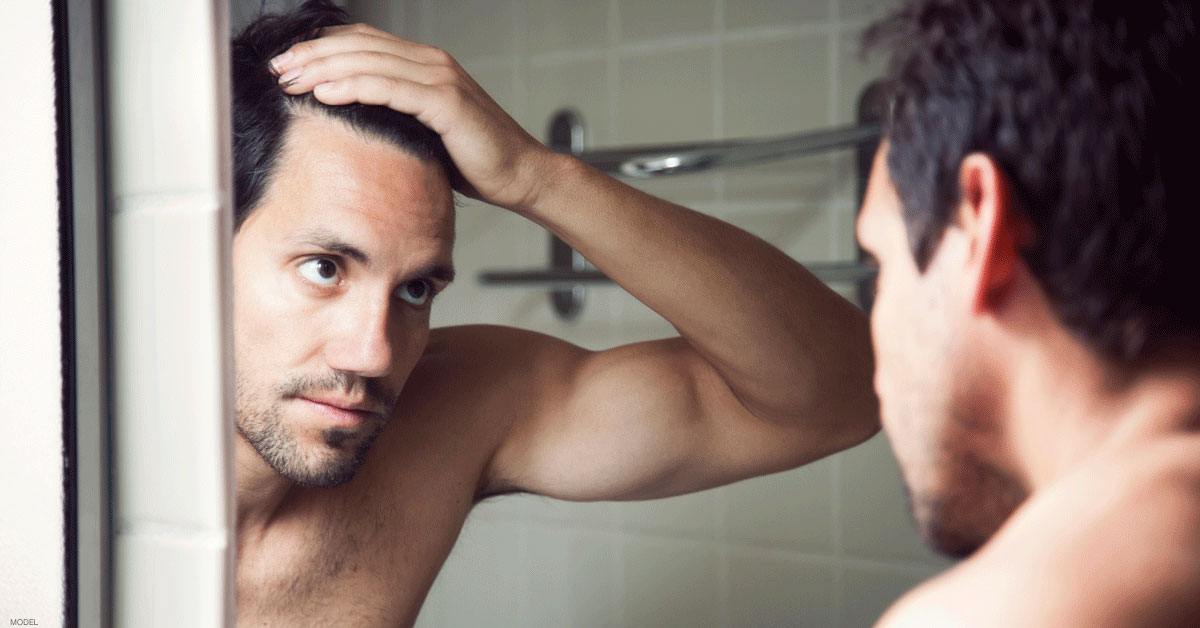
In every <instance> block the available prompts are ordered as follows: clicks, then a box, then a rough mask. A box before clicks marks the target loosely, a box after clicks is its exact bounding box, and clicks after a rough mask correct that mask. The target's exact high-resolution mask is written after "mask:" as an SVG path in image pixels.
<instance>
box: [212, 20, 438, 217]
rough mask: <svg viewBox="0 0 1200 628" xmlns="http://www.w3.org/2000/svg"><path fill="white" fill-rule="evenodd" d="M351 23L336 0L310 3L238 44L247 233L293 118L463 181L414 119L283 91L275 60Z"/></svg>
mask: <svg viewBox="0 0 1200 628" xmlns="http://www.w3.org/2000/svg"><path fill="white" fill-rule="evenodd" d="M346 23H347V16H346V13H345V11H343V10H342V9H340V8H338V7H336V6H334V5H333V4H331V3H330V2H329V0H306V1H305V2H304V3H303V4H302V5H301V6H300V7H298V8H297V9H295V10H294V11H291V12H289V13H284V14H278V15H262V16H260V17H258V18H257V19H255V20H254V21H252V22H251V23H250V24H248V25H247V26H246V27H245V28H244V29H243V30H242V32H241V33H239V34H238V35H237V36H236V37H234V38H233V42H232V46H231V56H232V62H231V64H230V69H231V74H232V83H233V175H234V176H233V179H234V224H235V225H236V226H237V227H240V226H241V224H242V223H243V222H244V221H245V219H246V217H247V216H248V215H249V214H250V212H251V211H253V209H254V208H255V206H256V205H257V204H258V203H259V201H261V200H262V196H263V193H264V191H265V189H266V187H267V185H268V184H269V183H270V181H271V177H272V175H273V173H274V171H275V166H276V161H277V160H278V157H279V152H280V148H281V147H282V145H283V138H284V135H285V133H286V131H287V128H288V124H289V122H290V120H291V119H292V118H293V117H295V116H296V115H298V114H300V113H303V112H312V113H317V114H320V115H324V116H328V117H330V118H332V119H335V120H340V121H342V122H344V123H346V124H348V125H350V126H351V127H352V128H354V129H355V130H357V131H359V132H361V133H363V134H365V135H367V136H370V137H374V138H377V139H380V140H383V141H386V142H389V143H391V144H394V145H395V146H397V147H398V148H400V149H401V150H404V151H405V152H407V153H409V154H412V155H413V156H414V157H417V158H420V159H424V160H429V161H435V162H437V163H439V164H440V165H441V166H442V167H443V169H444V170H445V171H446V175H447V177H449V178H451V179H453V177H454V176H455V169H454V164H453V162H452V161H451V160H450V157H449V155H448V154H447V152H446V147H445V146H444V145H443V144H442V140H441V138H440V137H439V136H438V134H437V133H435V132H433V131H431V130H430V129H429V128H428V127H426V126H425V125H423V124H421V123H420V122H419V121H418V120H417V119H416V118H414V117H413V116H411V115H408V114H405V113H400V112H398V111H395V110H392V109H390V108H388V107H384V106H378V105H363V104H358V103H355V104H350V105H340V106H332V105H326V104H324V103H322V102H320V101H318V100H317V99H316V98H314V97H313V95H312V94H311V93H306V94H303V95H299V96H293V95H290V94H287V93H285V92H284V91H283V90H282V89H280V88H279V86H278V83H277V78H276V76H275V75H274V74H273V73H272V72H271V70H270V67H269V66H268V62H269V61H270V60H271V59H272V58H273V57H275V56H276V55H278V54H281V53H282V52H284V51H285V50H287V49H288V48H290V47H291V46H292V45H294V44H296V43H299V42H301V41H305V40H308V39H315V38H316V37H317V36H318V35H319V31H320V29H322V28H325V27H329V26H340V25H344V24H346Z"/></svg>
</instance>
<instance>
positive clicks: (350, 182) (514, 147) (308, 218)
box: [232, 2, 878, 626]
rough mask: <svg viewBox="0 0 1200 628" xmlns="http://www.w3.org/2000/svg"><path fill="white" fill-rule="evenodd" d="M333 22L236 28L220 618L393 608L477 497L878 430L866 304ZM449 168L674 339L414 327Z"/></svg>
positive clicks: (674, 485) (469, 89)
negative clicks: (227, 572) (548, 235)
mask: <svg viewBox="0 0 1200 628" xmlns="http://www.w3.org/2000/svg"><path fill="white" fill-rule="evenodd" d="M343 17H344V16H343V15H342V14H341V13H340V12H339V11H338V10H337V9H335V8H333V7H331V6H329V5H328V4H326V3H322V2H309V3H306V4H305V5H304V6H303V7H301V8H300V9H299V10H298V11H296V12H295V13H292V14H289V15H285V16H280V17H275V18H263V19H261V20H259V21H257V22H255V23H254V24H252V25H250V26H249V27H248V28H247V30H246V31H244V32H243V33H242V34H241V35H239V36H238V37H237V38H236V39H235V41H234V45H233V64H232V65H233V78H234V80H233V84H234V152H235V179H236V181H235V186H236V197H237V198H236V203H237V224H238V230H237V233H236V235H235V238H234V251H233V255H234V259H233V268H234V290H235V311H234V316H235V319H234V323H235V343H236V360H237V424H238V431H239V434H240V437H239V438H238V440H237V442H236V444H235V448H236V453H235V460H236V477H237V542H238V559H237V604H238V607H237V612H238V619H239V622H243V623H255V624H266V625H287V626H293V625H310V624H311V625H326V624H332V623H340V624H350V625H355V626H370V625H380V626H395V625H406V624H411V623H412V622H413V621H414V619H415V617H416V615H417V611H418V610H419V607H420V604H421V601H422V599H423V598H424V596H425V594H426V592H427V591H428V589H429V586H430V584H431V583H432V581H433V579H434V576H435V575H436V573H437V571H438V569H439V567H440V565H441V564H442V562H443V561H444V559H445V557H446V555H447V554H448V552H449V551H450V549H451V547H452V546H453V544H454V541H455V538H456V536H457V534H458V532H459V530H460V528H461V526H462V524H463V521H464V519H465V517H466V516H467V514H468V512H469V511H470V509H471V508H472V506H473V505H474V504H475V503H477V502H478V501H479V500H481V499H484V498H486V497H488V496H491V495H497V494H502V493H510V492H517V491H524V492H531V493H538V494H541V495H548V496H551V497H557V498H562V499H570V500H608V499H644V498H652V497H662V496H668V495H676V494H679V493H684V492H688V491H694V490H699V489H703V488H708V487H712V486H716V485H719V484H722V483H726V482H731V481H734V480H738V479H741V478H746V477H749V476H753V475H757V474H762V473H769V472H774V471H780V470H783V469H787V468H791V467H795V466H797V465H800V464H804V463H806V462H809V461H811V460H814V459H817V458H820V457H822V456H825V455H827V454H830V453H832V452H835V451H838V450H840V449H843V448H846V447H849V446H852V445H854V444H856V443H858V442H860V441H862V440H864V439H866V438H868V437H869V436H870V435H871V434H873V433H874V432H875V431H876V430H877V429H878V419H877V411H878V410H877V402H876V400H875V397H874V394H873V393H872V392H871V390H870V384H869V383H870V373H871V370H872V358H871V353H870V345H869V337H868V330H867V323H866V320H865V316H864V315H863V314H862V312H860V311H859V310H858V309H857V308H855V307H854V306H853V305H851V304H850V303H848V302H846V301H845V300H843V299H841V298H839V297H838V296H836V295H835V294H834V293H833V292H831V291H830V290H828V289H827V288H826V287H825V286H823V285H822V284H821V283H820V282H819V281H817V280H816V279H815V278H814V277H813V276H812V275H811V274H809V273H808V272H807V271H805V270H804V269H803V268H802V267H801V266H799V265H798V264H796V263H795V262H794V261H792V260H791V259H789V258H788V257H786V256H785V255H783V254H782V253H780V252H779V251H777V250H775V249H773V248H772V247H770V246H769V245H767V244H766V243H764V242H762V241H761V240H758V239H757V238H754V237H752V236H750V235H749V234H746V233H745V232H743V231H740V230H738V229H736V228H734V227H732V226H730V225H727V224H724V223H721V222H720V221H717V220H714V219H712V218H709V217H706V216H704V215H702V214H698V213H695V212H691V211H689V210H686V209H684V208H682V207H678V206H675V205H672V204H670V203H666V202H664V201H661V200H658V199H655V198H652V197H650V196H647V195H645V194H642V193H640V192H638V191H636V190H634V189H632V188H629V187H627V186H624V185H622V184H620V183H618V182H616V181H614V180H612V179H610V178H608V177H605V176H604V175H602V174H600V173H598V172H596V171H594V170H592V169H590V168H588V167H586V166H584V165H583V164H581V163H579V162H578V161H576V160H574V159H573V158H571V157H568V156H562V155H557V154H554V153H552V152H551V151H549V150H547V149H546V148H545V147H543V146H542V145H541V144H539V143H538V142H536V141H535V140H534V139H533V138H531V137H529V136H528V135H527V134H526V133H525V132H524V131H522V130H521V129H520V127H519V126H518V125H517V124H516V123H515V122H513V120H512V119H511V118H509V117H508V116H507V115H506V114H505V113H504V112H503V111H502V110H500V108H499V107H497V106H496V104H495V103H494V102H493V101H492V100H491V99H490V98H488V97H487V95H486V94H485V93H484V92H483V91H482V90H481V89H480V88H479V87H478V86H477V85H476V84H475V83H474V82H473V81H472V80H471V79H470V78H469V77H468V76H467V75H466V74H465V73H464V72H463V71H462V70H461V69H460V68H459V67H458V65H457V64H456V63H455V62H454V60H453V59H451V58H450V57H449V56H447V55H446V54H445V53H443V52H441V51H440V50H437V49H434V48H430V47H427V46H422V45H418V44H414V43H411V42H408V41H404V40H401V39H399V38H396V37H394V36H392V35H389V34H387V33H383V32H381V31H378V30H375V29H373V28H370V27H367V26H363V25H355V26H341V25H340V24H342V23H343V20H342V18H343ZM316 35H319V37H316V38H315V39H314V38H313V37H314V36H316ZM292 44H295V45H292ZM417 121H419V123H418V122H417ZM430 129H432V131H430ZM451 182H453V183H454V184H455V185H456V186H457V187H458V188H459V189H460V190H463V191H464V192H466V193H468V194H471V195H472V196H475V197H477V198H481V199H483V200H485V201H488V202H490V203H492V204H495V205H498V206H501V207H505V208H508V209H509V210H511V211H514V212H517V213H518V214H521V215H523V216H525V217H527V218H529V219H530V220H533V221H535V222H537V223H539V224H541V225H543V226H545V227H546V228H548V229H550V230H551V231H553V232H554V233H556V234H557V235H558V236H559V237H561V238H563V239H564V240H565V241H567V242H568V243H570V244H571V245H572V246H574V247H575V248H576V249H578V250H580V251H581V252H582V253H583V254H584V255H585V256H587V257H588V259H590V260H591V261H592V262H593V263H595V264H596V266H598V267H599V268H600V269H601V270H603V271H604V272H605V273H607V274H608V275H609V276H610V277H612V278H613V279H614V280H616V281H617V282H618V283H620V284H621V285H622V286H623V287H624V288H626V289H627V290H629V291H630V292H631V293H632V294H634V295H635V296H636V297H638V298H639V299H641V300H642V301H643V302H645V303H646V304H648V305H649V306H650V307H652V308H654V309H655V310H656V311H657V312H659V313H660V314H662V315H663V316H664V317H665V318H666V319H667V320H669V321H670V322H671V323H672V324H673V325H674V326H675V328H676V329H677V330H678V331H679V334H680V336H679V337H676V338H671V339H666V340H660V341H655V342H646V343H639V344H634V345H629V346H624V347H618V348H615V349H611V350H608V351H600V352H590V351H585V350H582V349H580V348H578V347H575V346H572V345H570V344H567V343H565V342H562V341H560V340H556V339H554V338H549V337H546V336H543V335H540V334H536V333H532V332H527V331H521V330H517V329H510V328H504V327H497V326H470V327H460V328H447V329H435V330H430V329H429V308H430V305H431V300H432V299H433V298H434V297H435V295H436V293H437V292H438V291H440V290H441V289H443V288H444V287H445V285H446V284H447V283H448V282H449V281H450V280H451V278H452V277H453V267H452V260H451V245H452V241H453V219H454V213H453V204H452V199H451Z"/></svg>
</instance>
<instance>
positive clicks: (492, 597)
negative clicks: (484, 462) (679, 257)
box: [350, 0, 947, 628]
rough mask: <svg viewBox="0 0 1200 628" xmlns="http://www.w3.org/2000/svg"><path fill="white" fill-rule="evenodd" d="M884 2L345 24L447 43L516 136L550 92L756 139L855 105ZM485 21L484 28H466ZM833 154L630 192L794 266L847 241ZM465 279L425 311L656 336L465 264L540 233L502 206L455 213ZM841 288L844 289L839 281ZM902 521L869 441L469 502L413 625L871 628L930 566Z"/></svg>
mask: <svg viewBox="0 0 1200 628" xmlns="http://www.w3.org/2000/svg"><path fill="white" fill-rule="evenodd" d="M892 4H894V0H875V1H871V0H670V1H666V0H655V1H647V0H594V1H584V0H557V1H556V0H502V1H498V2H484V1H483V0H405V1H403V2H394V3H390V4H384V3H373V0H357V1H356V2H351V3H350V5H351V10H352V12H353V13H354V14H356V15H357V16H358V17H359V18H360V19H363V20H364V21H368V22H372V23H375V24H376V25H378V26H381V27H384V28H386V29H388V30H390V31H392V32H396V33H398V34H401V35H404V36H407V37H411V38H414V39H417V40H420V41H425V42H428V43H432V44H435V45H438V46H441V47H444V48H446V49H448V50H450V51H451V52H453V53H455V54H456V55H457V56H458V58H459V60H460V61H461V62H462V63H463V65H464V66H465V67H466V68H467V69H468V70H469V71H470V72H471V73H472V74H473V75H474V76H475V77H476V78H477V79H478V80H479V81H480V82H481V83H482V84H483V85H484V86H486V87H487V88H488V89H489V90H492V92H493V95H494V96H495V97H496V99H497V100H498V101H499V102H500V103H501V104H502V105H504V106H505V107H506V108H507V109H508V110H509V111H510V112H511V113H512V114H513V116H514V117H515V118H516V119H517V120H518V121H519V122H521V123H522V124H523V125H524V126H525V127H526V128H527V129H528V130H529V131H530V132H532V133H534V134H535V135H537V136H539V137H541V136H544V128H545V126H546V124H547V122H548V120H549V117H550V114H551V113H552V112H553V111H554V110H555V109H557V108H558V107H561V106H571V107H574V108H576V109H578V110H579V111H581V112H582V113H583V116H584V118H585V121H586V122H587V125H588V127H587V141H588V144H589V145H591V146H616V145H622V144H646V143H651V142H659V141H694V140H704V139H715V138H727V137H740V136H754V135H775V134H781V133H788V132H798V131H804V130H809V129H816V128H822V127H826V126H830V125H835V124H843V123H848V122H851V121H853V119H854V107H855V104H856V100H857V95H858V92H859V90H860V89H861V87H862V85H864V84H865V83H866V82H868V81H869V80H870V79H872V78H874V77H875V76H877V75H878V74H879V73H880V70H881V64H880V61H879V60H878V59H874V60H869V61H867V62H864V61H863V60H862V59H860V58H859V56H858V34H859V33H860V32H861V30H862V28H863V27H864V26H865V25H866V24H867V23H869V20H870V19H872V18H873V17H876V16H878V15H880V14H882V13H883V12H884V11H885V10H886V8H887V7H888V6H890V5H892ZM484 25H486V27H485V26H484ZM854 178H855V172H854V162H853V159H852V156H851V155H850V154H849V153H848V152H847V153H842V154H837V155H828V156H821V157H810V158H804V159H793V160H789V161H786V162H779V163H774V164H767V165H762V166H756V167H753V168H746V169H741V170H736V171H730V172H726V173H722V174H718V175H701V176H690V177H688V176H685V177H678V178H669V179H660V180H654V181H650V182H642V183H639V184H638V185H639V187H642V188H643V189H646V190H648V191H650V192H651V193H654V194H658V195H660V196H664V197H666V198H669V199H670V200H673V201H676V202H681V203H684V204H687V205H690V206H692V207H695V208H696V209H699V210H701V211H705V212H708V213H710V214H713V215H716V216H718V217H721V218H723V219H726V220H729V221H731V222H734V223H735V224H738V225H739V226H741V227H743V228H745V229H747V230H748V231H750V232H752V233H755V234H757V235H759V236H761V237H763V238H765V239H767V240H768V241H770V242H772V243H773V244H775V245H776V246H779V247H780V248H781V249H783V250H784V251H785V252H787V253H788V254H790V255H792V256H793V257H795V258H797V259H799V260H801V261H822V260H844V259H849V258H850V257H852V256H853V254H854V242H853V219H854V209H855V205H856V203H857V200H856V199H855V196H854V195H855V180H854ZM458 229H459V231H458V241H457V244H456V252H455V255H456V260H455V261H456V265H457V266H458V267H459V270H460V273H461V277H462V280H461V281H460V282H458V284H459V285H456V286H453V287H452V288H450V289H449V290H448V291H447V292H446V294H445V295H444V296H443V297H439V298H442V299H443V300H442V301H441V302H440V303H439V304H438V305H437V306H435V308H434V319H435V324H457V323H466V322H493V323H502V324H510V325H516V326H520V327H526V328H530V329H536V330H539V331H542V332H545V333H550V334H554V335H557V336H559V337H562V338H565V339H567V340H570V341H572V342H576V343H578V344H581V345H584V346H587V347H591V348H604V347H610V346H614V345H617V344H621V343H625V342H631V341H635V340H641V339H645V338H654V337H664V336H668V335H673V333H674V331H673V330H672V328H671V327H670V325H669V324H667V323H666V322H665V321H663V320H662V319H661V318H659V317H658V316H657V315H656V314H654V313H653V312H652V311H650V310H649V309H648V308H646V307H645V306H643V305H641V304H640V303H638V302H637V301H636V300H634V299H633V298H632V297H630V296H629V295H628V294H626V293H624V292H623V291H622V290H620V289H619V288H615V287H604V288H591V289H589V294H588V302H587V306H586V309H585V311H584V313H583V315H582V317H581V319H580V320H579V321H576V322H573V323H564V322H561V321H558V320H557V319H555V318H554V317H553V315H552V313H551V311H550V308H549V305H548V301H547V298H546V295H545V294H544V293H540V292H537V291H526V290H518V289H501V288H482V287H480V286H479V285H477V284H476V283H475V282H473V281H472V277H474V276H475V275H476V274H477V273H478V272H479V271H481V270H483V269H485V268H496V267H510V268H511V267H523V266H534V265H541V264H544V263H545V260H546V252H545V251H546V235H545V233H544V232H543V231H541V230H540V228H538V227H536V226H533V225H530V224H527V223H524V222H522V221H521V220H520V219H518V218H515V217H513V216H511V215H509V214H507V213H505V212H504V211H502V210H498V209H495V208H490V207H484V206H480V205H478V204H473V203H469V204H467V205H466V206H465V207H463V208H462V209H460V211H459V216H458ZM844 292H846V293H850V292H851V291H850V290H849V289H845V290H844ZM946 564H947V563H946V562H945V561H943V560H942V559H940V558H937V557H936V556H934V555H933V554H931V553H930V552H929V551H928V550H926V549H925V548H924V546H923V545H922V544H921V542H920V540H919V539H918V538H917V536H916V534H915V533H914V532H913V527H912V522H911V519H910V517H909V515H908V512H907V507H906V504H905V498H904V494H903V491H902V489H901V483H900V478H899V474H898V472H897V469H896V466H895V462H894V461H893V460H892V458H891V453H890V450H889V448H888V446H887V443H886V441H885V440H884V438H883V437H882V436H879V437H876V438H875V439H873V440H872V441H870V442H869V443H867V444H865V445H864V446H862V447H859V448H857V449H855V450H852V451H850V452H846V453H844V454H840V455H837V456H833V457H831V458H829V459H827V460H823V461H820V462H817V463H815V464H812V465H809V466H807V467H805V468H801V469H797V470H794V471H789V472H786V473H781V474H776V475H772V476H767V477H763V478H756V479H753V480H748V481H745V482H740V483H738V484H735V485H731V486H727V487H722V488H719V489H715V490H711V491H706V492H702V493H698V494H695V495H688V496H683V497H678V498H672V499H667V500H659V501H652V502H637V503H624V504H612V503H600V504H574V503H565V502H556V501H553V500H548V499H545V498H540V497H532V496H512V497H503V498H499V499H495V500H490V501H489V502H487V503H485V504H483V505H481V506H480V507H479V508H477V509H476V512H475V513H474V514H473V515H472V516H471V519H470V520H469V522H468V525H467V528H466V529H465V531H464V532H463V537H462V540H461V541H460V542H459V545H458V546H457V547H456V548H455V550H454V552H453V553H452V554H451V558H450V560H449V561H448V562H447V564H446V566H445V568H444V570H443V572H442V574H441V576H440V577H439V579H438V581H437V582H436V583H435V585H434V588H433V590H432V592H431V594H430V597H429V599H428V601H427V603H426V605H425V608H424V610H423V612H422V615H421V617H420V619H419V622H418V623H419V625H420V626H422V627H425V628H441V627H458V626H475V625H487V626H609V625H615V626H707V625H715V626H847V627H857V626H866V625H870V624H871V623H872V622H873V621H874V619H876V618H877V617H878V615H879V614H880V613H881V612H882V611H883V609H885V608H886V607H887V605H888V604H890V603H891V602H892V601H893V600H894V599H895V598H896V597H897V596H899V595H900V594H901V593H902V592H903V591H905V590H906V589H908V588H910V587H911V586H912V585H913V584H915V583H916V582H919V581H920V580H922V579H924V578H926V577H928V576H929V575H931V574H933V573H936V572H937V571H939V570H941V569H943V568H944V567H945V566H946Z"/></svg>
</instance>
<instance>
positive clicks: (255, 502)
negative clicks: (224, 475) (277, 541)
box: [234, 434, 295, 545]
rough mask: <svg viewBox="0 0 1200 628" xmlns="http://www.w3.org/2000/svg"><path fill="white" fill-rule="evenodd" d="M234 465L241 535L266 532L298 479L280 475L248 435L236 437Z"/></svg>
mask: <svg viewBox="0 0 1200 628" xmlns="http://www.w3.org/2000/svg"><path fill="white" fill-rule="evenodd" d="M234 469H235V476H236V478H237V482H236V487H237V528H236V529H237V538H238V544H239V545H241V543H242V541H243V540H245V539H254V538H257V537H259V536H261V535H262V533H263V532H264V531H265V530H266V528H267V526H268V525H270V523H271V520H272V519H273V518H274V517H275V514H276V513H277V512H278V511H279V509H280V508H281V507H282V506H283V503H284V500H285V499H286V498H287V495H288V493H289V492H290V491H291V490H292V488H294V487H295V483H294V482H292V481H291V480H288V479H287V478H285V477H283V476H282V475H279V473H278V472H277V471H275V469H274V468H272V467H271V465H269V464H267V461H266V460H263V458H262V456H261V455H259V453H258V452H257V451H255V449H254V446H253V445H251V444H250V443H249V442H248V441H247V440H246V438H245V437H243V436H242V435H241V434H237V435H236V436H235V437H234Z"/></svg>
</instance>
